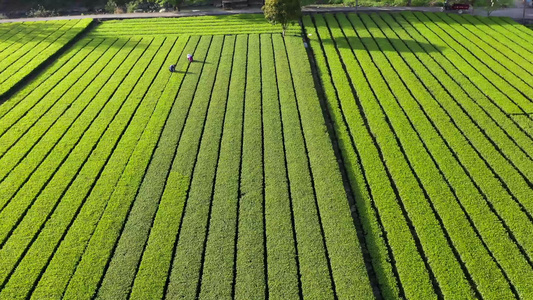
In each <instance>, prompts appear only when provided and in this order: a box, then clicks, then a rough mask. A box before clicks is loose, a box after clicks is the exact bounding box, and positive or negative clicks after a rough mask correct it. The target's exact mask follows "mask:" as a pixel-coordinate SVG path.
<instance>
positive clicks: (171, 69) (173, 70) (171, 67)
mask: <svg viewBox="0 0 533 300" xmlns="http://www.w3.org/2000/svg"><path fill="white" fill-rule="evenodd" d="M169 70H170V72H172V73H174V72H176V65H170V68H169Z"/></svg>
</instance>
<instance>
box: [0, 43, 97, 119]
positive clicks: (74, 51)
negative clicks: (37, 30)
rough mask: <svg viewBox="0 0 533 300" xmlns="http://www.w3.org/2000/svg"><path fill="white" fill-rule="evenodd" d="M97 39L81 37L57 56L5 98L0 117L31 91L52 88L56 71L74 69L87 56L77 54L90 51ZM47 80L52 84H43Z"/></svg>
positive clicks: (56, 80) (0, 109) (45, 90)
mask: <svg viewBox="0 0 533 300" xmlns="http://www.w3.org/2000/svg"><path fill="white" fill-rule="evenodd" d="M97 41H98V42H102V41H103V39H96V40H93V39H83V40H81V41H79V42H78V43H76V44H75V45H74V46H73V47H72V48H71V49H70V50H69V51H67V52H66V53H65V54H64V55H62V56H61V57H59V58H58V59H57V60H56V61H55V62H54V63H52V64H51V65H50V66H49V67H48V68H47V69H45V70H44V71H43V73H42V74H41V75H39V76H37V77H36V78H35V79H33V80H32V81H31V82H29V83H28V84H27V85H26V86H24V87H23V88H22V89H21V90H20V91H19V92H17V93H16V94H14V95H13V96H11V97H10V98H9V99H6V101H5V102H4V103H2V105H1V106H0V118H3V117H4V116H5V115H6V114H7V113H8V112H9V111H10V110H11V109H13V107H15V106H17V105H18V104H20V102H21V101H23V100H24V99H25V98H26V97H27V96H28V95H30V94H31V93H33V92H36V90H40V89H43V90H44V93H43V94H45V93H46V92H47V91H49V90H50V89H52V88H53V87H54V86H55V84H56V83H57V82H58V81H59V80H60V79H61V78H59V77H58V76H55V75H56V73H58V72H59V73H58V74H61V73H62V71H64V70H65V69H63V68H67V67H68V66H70V67H71V68H70V69H69V70H72V69H74V67H75V66H76V64H77V63H79V62H80V61H81V60H83V59H84V58H85V57H86V56H87V55H79V54H81V53H86V54H87V53H90V51H89V50H92V49H94V45H95V43H96V42H97ZM67 73H68V72H66V73H64V74H63V75H66V74H67ZM48 80H50V82H51V83H52V84H45V82H47V81H48ZM41 96H42V95H41ZM35 97H38V96H35ZM32 98H34V97H32ZM36 102H37V101H35V102H33V104H30V106H27V107H26V110H27V109H29V107H31V106H33V105H35V103H36ZM21 105H22V104H21Z"/></svg>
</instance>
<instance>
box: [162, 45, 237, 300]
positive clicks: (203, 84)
mask: <svg viewBox="0 0 533 300" xmlns="http://www.w3.org/2000/svg"><path fill="white" fill-rule="evenodd" d="M234 44H235V38H233V37H229V38H225V37H223V36H215V37H213V40H212V42H211V45H210V46H209V53H208V55H207V59H206V61H207V62H208V63H209V64H207V65H206V66H204V69H203V71H202V76H201V78H200V81H199V83H198V90H197V91H196V93H195V95H194V99H193V102H192V106H191V110H190V112H189V116H188V118H187V123H186V124H185V127H184V129H183V133H182V136H181V138H180V145H179V147H178V150H177V153H176V157H175V158H174V162H173V167H172V169H173V170H174V171H175V172H176V173H178V174H182V175H184V176H187V177H189V178H190V180H191V181H190V188H189V190H188V194H187V199H186V200H185V207H184V209H183V213H182V215H183V216H182V218H181V228H180V229H179V237H178V240H177V243H176V248H175V255H174V257H173V258H172V263H171V267H170V268H169V270H170V274H169V279H168V287H167V290H166V297H167V298H170V299H172V298H195V297H197V294H198V292H199V291H198V290H197V288H198V282H199V281H200V276H201V265H202V260H203V251H204V249H203V247H204V245H205V239H206V231H207V222H208V218H209V210H210V205H211V203H210V202H211V199H212V191H213V186H214V177H215V172H216V166H217V162H218V150H219V146H220V138H221V132H222V124H223V121H224V112H225V107H226V101H227V97H226V95H227V94H226V93H227V89H228V85H229V76H230V72H231V63H232V57H233V49H234ZM217 72H218V73H217ZM168 188H171V190H170V191H171V192H172V191H173V190H174V187H168Z"/></svg>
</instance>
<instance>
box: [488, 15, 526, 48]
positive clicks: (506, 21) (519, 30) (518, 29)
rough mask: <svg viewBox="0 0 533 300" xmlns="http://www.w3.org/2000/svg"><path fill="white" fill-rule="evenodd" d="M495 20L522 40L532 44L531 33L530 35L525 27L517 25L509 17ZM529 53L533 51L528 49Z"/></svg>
mask: <svg viewBox="0 0 533 300" xmlns="http://www.w3.org/2000/svg"><path fill="white" fill-rule="evenodd" d="M496 20H497V22H498V23H499V24H501V25H503V26H504V27H505V28H507V29H509V30H511V31H513V32H515V33H516V34H517V35H519V36H520V37H521V38H522V39H524V40H526V41H528V42H529V43H531V44H533V33H531V31H530V30H528V29H527V28H526V27H525V26H522V25H520V24H518V23H517V22H516V21H515V20H513V19H511V18H509V17H502V18H496ZM529 51H530V52H531V51H533V50H531V49H529Z"/></svg>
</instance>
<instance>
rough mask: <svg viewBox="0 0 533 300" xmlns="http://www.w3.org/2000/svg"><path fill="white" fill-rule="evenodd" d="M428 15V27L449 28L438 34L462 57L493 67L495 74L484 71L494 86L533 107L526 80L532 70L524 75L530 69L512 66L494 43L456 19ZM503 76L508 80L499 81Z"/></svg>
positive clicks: (487, 68) (481, 66)
mask: <svg viewBox="0 0 533 300" xmlns="http://www.w3.org/2000/svg"><path fill="white" fill-rule="evenodd" d="M425 16H426V17H428V19H429V20H431V21H432V22H431V23H430V24H429V25H430V26H429V28H431V29H432V30H433V31H435V32H439V33H440V32H446V35H442V34H439V35H440V36H441V38H442V39H443V40H444V41H446V42H447V43H448V45H449V46H451V47H453V48H454V49H455V50H456V51H457V52H458V53H460V54H461V56H462V57H463V58H465V59H467V60H468V61H469V63H471V64H473V65H474V66H475V68H476V69H478V70H479V72H481V73H484V72H486V71H491V72H492V74H494V75H492V76H491V75H489V74H490V73H487V74H485V75H486V76H489V78H491V82H493V84H494V85H495V86H497V87H499V88H500V89H501V90H503V91H505V92H506V93H507V95H508V96H509V97H511V99H513V100H514V101H515V102H516V103H517V104H518V105H519V106H521V107H522V108H523V109H524V110H525V111H530V110H531V111H533V110H532V109H533V104H531V98H529V97H531V96H527V95H533V88H532V87H531V85H528V83H526V82H524V81H527V82H531V81H530V80H528V78H526V77H530V76H531V75H530V74H527V75H525V73H527V72H524V71H523V70H522V72H520V70H519V67H518V66H516V65H514V66H513V65H512V63H510V61H509V59H508V58H507V57H505V56H503V55H502V54H501V53H499V52H498V51H496V50H494V49H492V48H491V46H489V45H487V44H486V43H484V42H483V41H481V40H480V39H479V38H477V37H475V36H473V35H471V34H470V35H468V34H466V29H464V27H463V26H462V25H461V24H459V23H457V22H454V21H453V20H452V19H451V18H449V17H446V16H443V15H441V14H426V15H425ZM422 20H424V19H422ZM440 30H442V31H440ZM478 61H479V63H478ZM496 74H497V75H499V77H497V76H496ZM500 80H503V81H505V82H503V81H502V83H501V84H500ZM510 88H514V89H516V91H517V92H520V93H521V94H522V95H520V94H518V93H517V92H514V91H513V90H512V89H510ZM522 103H524V104H522Z"/></svg>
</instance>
